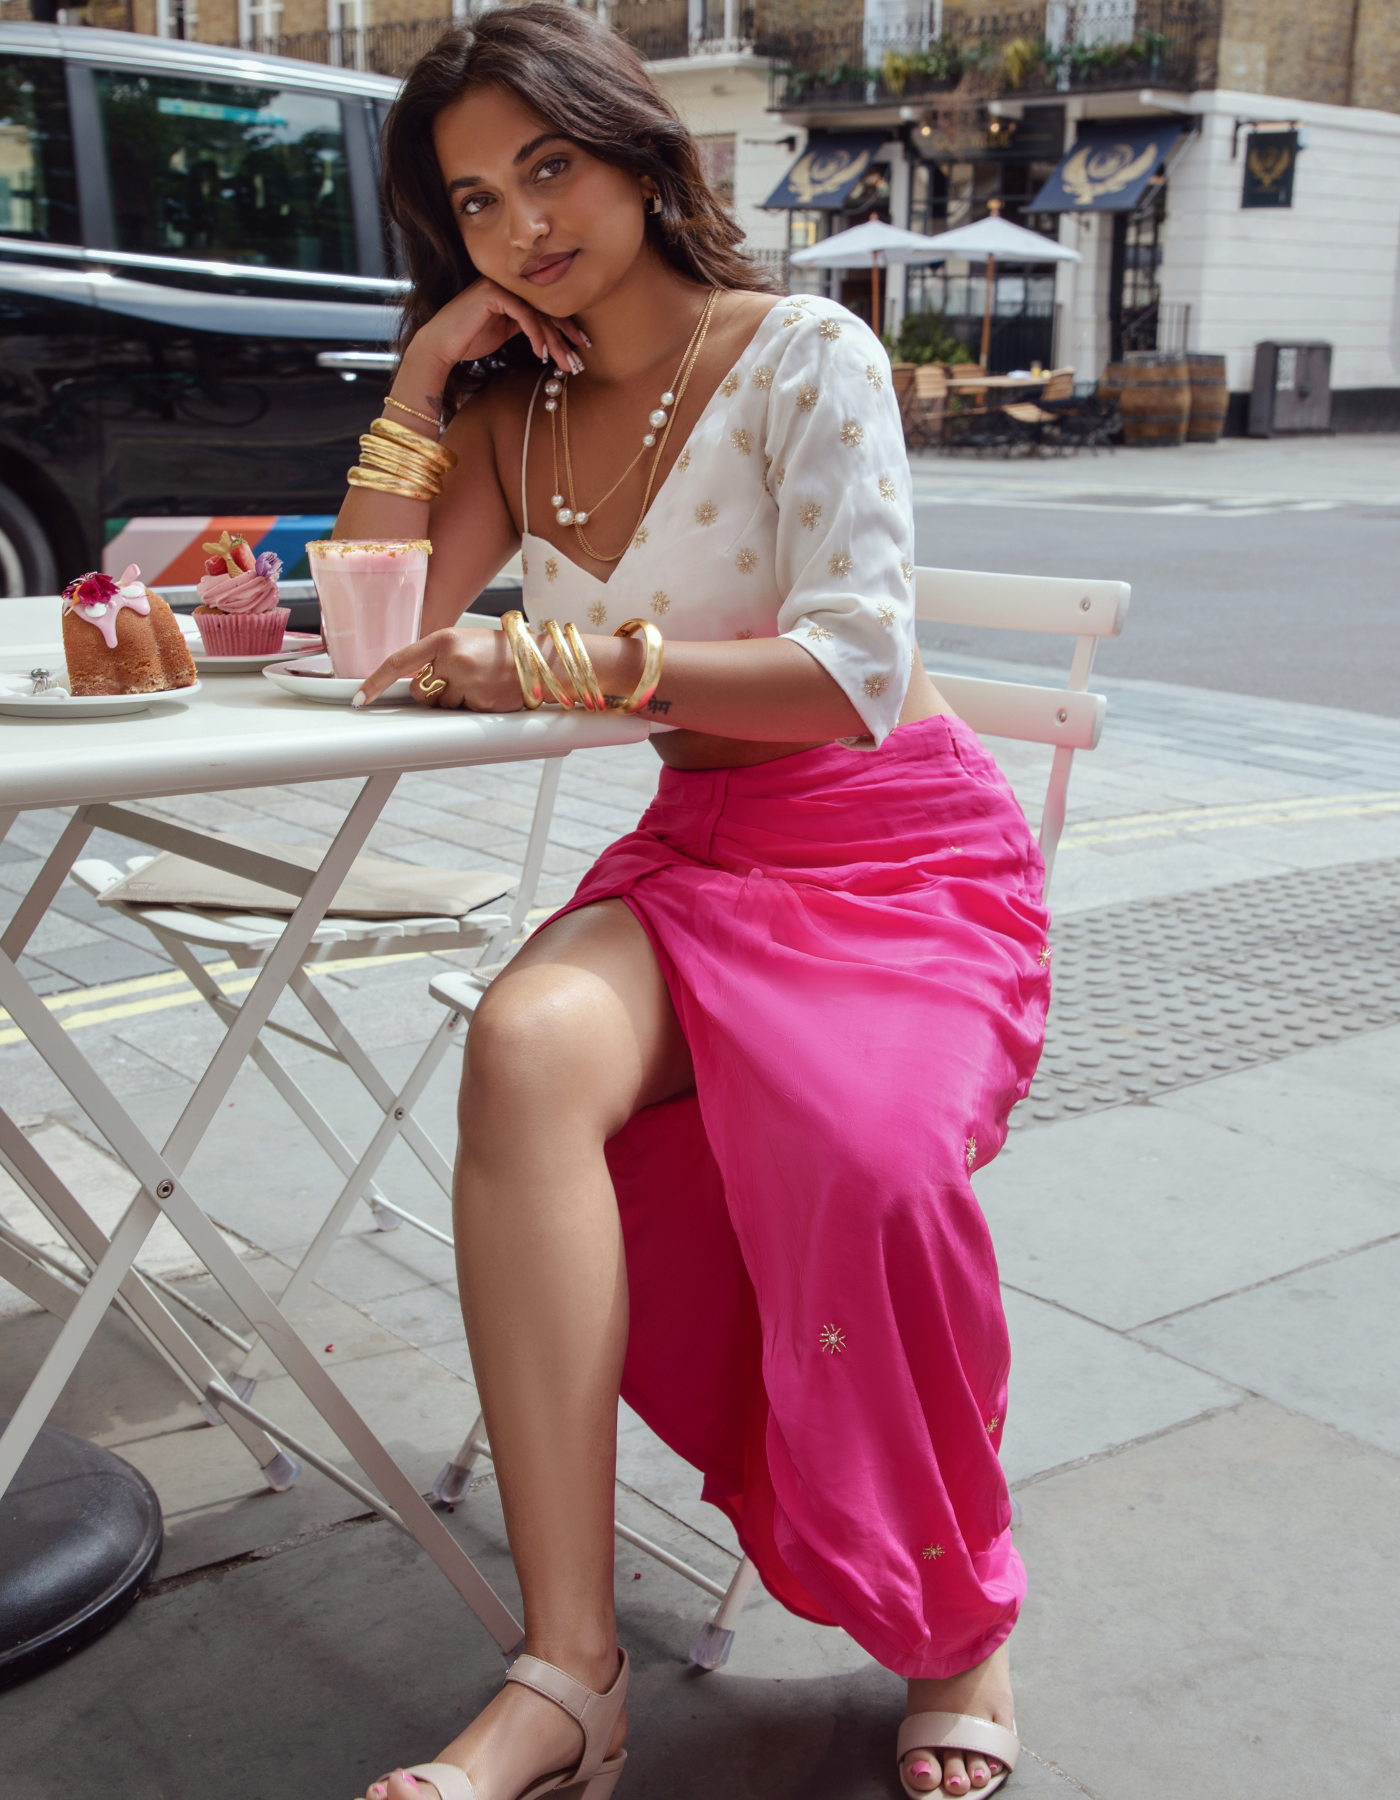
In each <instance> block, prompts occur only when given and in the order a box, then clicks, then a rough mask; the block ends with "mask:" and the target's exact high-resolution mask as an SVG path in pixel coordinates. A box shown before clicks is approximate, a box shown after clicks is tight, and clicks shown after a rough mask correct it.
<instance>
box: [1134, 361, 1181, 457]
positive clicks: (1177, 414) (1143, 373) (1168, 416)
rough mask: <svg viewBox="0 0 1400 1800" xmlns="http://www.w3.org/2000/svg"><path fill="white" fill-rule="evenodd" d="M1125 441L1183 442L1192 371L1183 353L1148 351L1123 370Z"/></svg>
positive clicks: (1149, 444) (1140, 444)
mask: <svg viewBox="0 0 1400 1800" xmlns="http://www.w3.org/2000/svg"><path fill="white" fill-rule="evenodd" d="M1118 406H1119V410H1120V411H1121V412H1122V414H1123V441H1124V443H1126V444H1129V445H1131V446H1135V447H1136V448H1138V449H1144V450H1145V449H1151V448H1153V447H1154V446H1156V445H1160V444H1184V443H1185V442H1186V426H1187V422H1188V421H1189V419H1190V417H1191V373H1190V370H1189V369H1188V368H1187V365H1186V358H1185V357H1184V356H1179V355H1178V356H1173V355H1169V354H1163V353H1161V352H1159V351H1155V350H1151V351H1145V352H1143V353H1141V354H1138V355H1135V356H1134V357H1133V358H1132V360H1131V361H1130V362H1129V363H1128V364H1127V365H1126V367H1125V368H1124V369H1123V374H1122V377H1121V386H1120V391H1119V394H1118Z"/></svg>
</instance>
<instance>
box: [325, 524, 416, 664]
mask: <svg viewBox="0 0 1400 1800" xmlns="http://www.w3.org/2000/svg"><path fill="white" fill-rule="evenodd" d="M431 550H432V545H431V544H430V543H429V542H428V540H427V539H426V538H394V539H390V540H388V541H387V542H384V543H370V542H369V541H368V540H363V539H358V538H324V539H321V540H320V541H318V542H316V543H313V544H308V545H307V546H306V553H307V557H308V559H309V560H310V563H311V578H312V580H313V581H314V582H315V583H316V597H317V599H318V600H319V601H320V602H321V631H322V634H323V635H324V637H325V640H326V649H327V651H328V652H329V654H330V659H331V667H332V669H334V671H335V673H336V674H337V675H338V676H352V677H354V678H355V679H357V680H362V679H363V678H364V677H365V676H366V675H373V673H374V671H375V670H376V669H377V668H378V667H379V665H380V664H381V663H382V662H383V661H384V660H385V658H386V657H389V656H392V655H393V653H394V652H395V651H396V650H402V649H403V648H404V647H405V645H408V644H412V643H416V642H417V640H418V636H419V626H420V623H421V620H422V617H423V588H424V586H425V584H426V582H427V579H428V556H429V553H430V552H431Z"/></svg>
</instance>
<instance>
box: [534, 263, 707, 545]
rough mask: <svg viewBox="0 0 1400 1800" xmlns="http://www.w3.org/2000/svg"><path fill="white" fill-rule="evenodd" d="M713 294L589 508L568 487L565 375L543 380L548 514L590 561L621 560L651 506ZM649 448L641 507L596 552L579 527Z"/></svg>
mask: <svg viewBox="0 0 1400 1800" xmlns="http://www.w3.org/2000/svg"><path fill="white" fill-rule="evenodd" d="M719 294H720V290H719V289H718V288H713V289H711V291H710V297H709V299H708V300H707V301H706V303H705V310H704V311H703V312H702V313H701V315H700V319H699V323H698V324H697V325H696V327H695V330H694V331H693V332H692V333H691V334H690V342H689V343H688V344H687V345H686V347H685V350H684V352H683V353H682V356H681V360H680V364H679V366H678V367H677V369H676V375H675V379H674V381H673V382H672V384H671V386H670V387H669V388H667V390H666V391H665V393H663V394H662V396H661V404H660V405H659V406H657V407H654V408H653V409H652V411H651V412H650V413H648V415H647V425H648V427H649V429H648V431H647V432H646V435H645V436H644V437H643V438H642V447H641V449H640V450H638V452H637V454H636V455H635V456H634V457H633V458H632V460H631V462H630V463H628V465H627V467H626V468H625V469H624V470H623V471H622V473H621V475H619V476H618V478H617V480H616V481H615V482H614V483H613V484H612V486H611V487H610V488H609V489H608V491H607V493H606V494H604V495H603V498H602V499H601V500H599V501H597V502H596V503H595V504H594V506H593V507H592V509H591V510H590V511H585V510H583V509H581V508H580V507H579V506H578V504H577V499H576V495H575V489H574V466H573V456H572V454H571V451H570V446H569V387H568V383H569V377H568V375H567V374H566V373H565V372H564V371H563V370H562V369H555V371H554V373H553V375H552V376H551V378H550V379H549V380H548V381H547V382H546V383H545V388H544V391H545V403H544V404H545V411H546V412H547V413H548V414H549V432H550V447H551V450H552V452H553V457H554V489H555V491H554V493H553V494H552V495H551V496H550V505H551V506H553V507H554V509H555V512H554V516H555V518H556V519H557V520H558V522H559V524H561V525H572V526H573V528H574V529H575V531H577V533H578V540H579V543H580V544H581V545H582V547H583V549H584V550H585V551H586V552H587V554H588V555H589V556H591V557H592V558H593V559H594V561H595V562H618V561H620V560H621V558H622V557H624V556H625V555H626V554H627V550H628V547H629V545H630V544H631V542H632V540H633V538H634V537H635V536H636V533H637V531H638V529H639V527H640V526H641V523H642V520H643V519H644V518H645V517H646V515H647V508H648V507H649V506H650V505H651V495H652V489H653V487H654V486H655V483H656V471H657V469H658V468H659V467H660V466H661V458H662V456H663V455H664V453H665V450H666V441H667V439H668V438H669V437H670V435H671V426H672V424H673V423H674V421H675V416H676V412H677V411H678V410H679V408H680V403H681V401H682V400H683V399H684V398H685V391H686V389H687V388H688V387H689V385H690V378H691V376H692V374H694V372H695V365H696V363H697V362H698V361H699V358H700V352H701V350H702V349H703V347H704V343H705V337H706V334H707V333H708V331H709V328H710V318H711V315H712V314H713V312H714V310H715V305H716V303H717V301H718V300H719ZM561 417H562V420H563V438H564V471H565V478H566V483H567V486H568V490H569V498H568V503H567V504H565V501H564V495H563V492H562V490H561V489H560V486H559V432H558V421H559V419H560V418H561ZM658 432H660V434H661V437H660V442H658V441H657V433H658ZM653 446H654V448H655V453H654V455H653V456H652V459H651V469H650V471H649V473H648V475H647V485H646V492H645V494H644V495H643V497H642V508H641V511H640V512H639V513H638V515H637V522H636V524H635V525H634V526H633V527H632V529H631V531H630V532H629V533H628V534H627V537H626V539H625V540H624V542H623V545H622V548H621V549H620V550H617V551H614V552H612V553H611V554H605V553H604V552H602V551H600V550H595V549H594V547H593V546H592V544H590V543H589V541H588V539H587V538H586V537H585V536H584V534H583V528H584V526H585V525H586V524H587V523H588V521H589V519H590V518H591V517H592V516H593V515H594V514H596V513H597V512H598V511H599V510H600V509H601V508H602V507H603V506H605V505H606V504H607V502H608V501H609V500H611V499H612V497H613V495H614V494H615V493H616V492H617V490H618V489H619V488H620V487H621V486H622V484H623V482H624V481H626V479H627V477H628V476H629V475H630V474H631V473H632V471H633V469H635V468H636V466H637V464H638V463H639V462H640V461H641V460H642V458H643V457H644V456H645V455H646V453H647V451H648V450H651V449H652V448H653Z"/></svg>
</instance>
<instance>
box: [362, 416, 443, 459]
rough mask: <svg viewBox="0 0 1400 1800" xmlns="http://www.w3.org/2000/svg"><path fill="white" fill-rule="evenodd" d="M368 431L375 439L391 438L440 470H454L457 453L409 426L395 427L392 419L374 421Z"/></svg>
mask: <svg viewBox="0 0 1400 1800" xmlns="http://www.w3.org/2000/svg"><path fill="white" fill-rule="evenodd" d="M370 431H371V432H372V433H373V435H374V436H375V437H381V438H391V439H392V440H393V441H394V443H396V444H402V445H403V446H404V447H405V449H408V450H411V451H412V452H413V453H414V455H415V456H422V457H425V458H426V459H427V461H428V462H430V463H432V464H433V465H434V466H435V467H437V468H440V469H455V468H456V467H457V453H456V451H455V450H449V449H448V448H447V446H446V445H445V444H439V443H437V442H436V441H435V440H434V439H433V438H427V437H424V436H423V433H422V432H421V431H415V430H414V429H413V427H412V426H411V425H396V424H395V423H394V421H393V420H392V419H374V420H372V421H371V423H370Z"/></svg>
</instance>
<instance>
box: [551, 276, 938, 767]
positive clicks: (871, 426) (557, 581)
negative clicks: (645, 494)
mask: <svg viewBox="0 0 1400 1800" xmlns="http://www.w3.org/2000/svg"><path fill="white" fill-rule="evenodd" d="M538 394H539V391H538V388H537V389H536V400H538ZM534 410H535V406H534V402H532V404H531V418H532V420H533V415H534ZM529 453H530V428H529V424H527V427H526V433H525V460H527V461H528V458H529ZM521 476H522V482H521V485H522V496H521V507H522V517H523V521H524V527H525V529H524V532H523V534H522V541H521V564H522V567H523V570H524V576H525V579H524V586H523V594H522V598H523V602H524V610H525V614H526V617H527V618H529V619H530V620H532V621H533V622H534V623H536V624H540V623H542V622H543V621H544V620H545V619H546V618H554V619H558V621H559V622H560V624H561V625H562V624H569V623H572V624H574V625H577V626H578V628H579V629H580V631H595V632H596V631H612V630H615V629H616V628H617V626H619V625H620V624H621V623H622V622H623V620H624V619H630V618H636V617H638V616H642V617H649V618H653V619H655V620H656V622H657V624H658V625H659V626H660V627H661V629H662V631H663V632H664V634H665V635H666V636H667V637H668V638H676V639H678V640H684V639H687V638H689V639H702V640H714V639H716V638H751V637H789V638H792V639H793V640H794V641H795V642H797V643H799V644H801V645H802V647H803V649H804V650H806V651H808V652H809V653H810V654H811V655H812V656H814V657H815V658H816V659H817V661H818V662H819V663H820V664H821V665H822V667H823V668H824V669H826V670H827V671H828V673H829V674H830V675H831V676H832V678H833V679H834V680H835V681H836V682H837V683H838V684H839V685H840V687H841V688H842V690H843V691H844V692H845V693H846V694H847V696H848V697H849V698H850V701H851V704H852V705H853V706H854V707H855V709H856V711H857V712H858V713H859V714H860V716H861V718H862V719H863V720H864V721H865V725H866V728H867V730H868V731H869V732H870V734H871V736H872V737H873V738H874V739H875V742H876V743H877V744H878V743H880V742H881V741H882V740H883V739H884V738H885V737H886V736H887V735H888V733H889V732H890V731H891V730H892V729H893V727H894V725H895V722H896V720H897V719H898V718H899V711H900V707H901V706H902V705H903V702H904V695H905V690H906V688H907V687H908V684H909V672H910V659H911V656H912V654H913V646H914V588H913V580H914V522H913V514H912V511H911V505H910V481H909V462H908V458H907V457H906V455H905V450H904V433H903V429H902V427H901V424H900V417H899V407H898V404H897V403H896V401H895V398H894V394H893V391H892V386H891V380H890V365H889V358H888V357H887V356H886V354H885V351H884V348H883V346H882V345H881V344H880V342H879V340H878V339H877V338H876V336H875V334H874V333H873V332H872V331H871V330H870V329H869V327H868V326H866V325H865V324H864V323H863V322H862V321H861V320H860V319H858V318H856V317H855V316H854V314H852V313H849V312H847V311H846V309H845V308H844V307H842V306H838V305H837V304H836V303H835V302H834V301H830V300H823V299H814V298H810V297H808V296H805V295H803V296H800V297H798V298H796V299H791V300H785V301H782V302H780V303H779V304H778V305H777V306H775V307H774V308H773V309H772V311H771V312H769V313H768V315H767V316H766V317H765V319H764V320H763V322H762V324H761V325H760V326H759V328H758V330H757V332H756V333H755V334H754V337H753V338H752V340H751V341H750V343H749V345H748V347H747V348H746V349H745V350H744V352H743V354H742V355H741V356H740V358H739V360H738V362H736V363H735V365H734V367H733V368H732V369H731V370H730V372H729V373H728V375H726V376H725V378H724V380H723V381H722V382H721V383H720V384H719V386H718V387H717V388H716V390H715V392H714V394H713V395H712V396H711V398H710V401H709V404H708V405H707V406H706V407H705V410H704V411H703V412H702V413H701V415H700V418H699V419H698V421H697V422H696V425H695V428H694V430H693V431H692V432H691V434H690V437H689V439H688V440H687V442H686V445H685V448H684V449H683V450H682V451H681V454H680V456H679V457H678V458H677V460H676V462H675V464H674V465H673V467H672V469H671V472H670V474H669V475H668V476H667V478H666V480H665V481H664V482H663V483H662V485H661V487H660V488H659V489H658V491H657V493H656V495H655V497H654V499H653V500H652V504H651V507H650V509H649V511H648V512H647V515H646V517H645V519H644V520H643V521H642V524H641V525H640V526H639V527H638V529H637V533H636V535H635V537H634V538H633V539H632V542H631V543H630V544H629V545H628V547H627V550H626V552H625V553H624V555H623V556H622V559H621V560H620V561H619V562H618V563H617V564H616V566H615V573H614V574H613V576H612V579H611V580H610V581H606V582H604V581H600V580H599V579H598V577H597V576H595V575H593V574H591V573H589V571H588V570H586V569H583V568H581V567H580V566H579V565H578V564H577V563H575V562H572V561H571V560H570V559H569V558H568V557H567V556H565V555H564V554H563V553H562V552H561V551H559V550H557V549H555V547H554V545H552V544H550V543H548V542H546V540H545V539H543V538H539V537H535V536H534V535H533V534H532V533H531V531H530V515H529V509H528V505H527V504H526V502H525V499H524V493H523V488H524V469H523V468H522V471H521ZM579 498H580V500H581V501H582V502H583V503H584V504H585V505H586V504H587V496H586V495H585V494H580V496H579Z"/></svg>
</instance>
